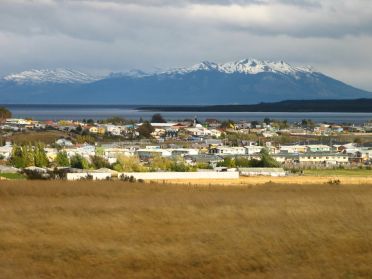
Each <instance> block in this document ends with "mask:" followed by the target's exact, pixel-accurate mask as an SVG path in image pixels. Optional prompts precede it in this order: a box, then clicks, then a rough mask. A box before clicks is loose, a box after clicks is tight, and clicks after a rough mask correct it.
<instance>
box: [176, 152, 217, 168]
mask: <svg viewBox="0 0 372 279" xmlns="http://www.w3.org/2000/svg"><path fill="white" fill-rule="evenodd" d="M183 158H184V159H185V161H186V163H187V164H189V165H192V166H195V165H197V164H208V165H210V166H211V167H216V166H217V164H218V163H221V162H223V161H224V159H223V158H222V157H221V156H217V155H212V154H198V155H185V156H184V157H183Z"/></svg>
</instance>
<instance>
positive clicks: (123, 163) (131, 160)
mask: <svg viewBox="0 0 372 279" xmlns="http://www.w3.org/2000/svg"><path fill="white" fill-rule="evenodd" d="M114 170H116V171H119V172H123V171H124V172H143V171H146V170H147V168H145V167H144V166H143V165H142V164H141V162H140V160H139V158H138V157H134V156H133V157H129V156H123V155H120V156H118V158H117V163H116V164H115V165H114Z"/></svg>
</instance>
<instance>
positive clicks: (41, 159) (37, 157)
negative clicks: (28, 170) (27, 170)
mask: <svg viewBox="0 0 372 279" xmlns="http://www.w3.org/2000/svg"><path fill="white" fill-rule="evenodd" d="M33 151H34V152H33V153H34V166H36V167H47V166H48V164H49V160H48V157H47V155H46V153H45V149H44V145H43V144H42V143H38V144H36V146H35V147H34V150H33Z"/></svg>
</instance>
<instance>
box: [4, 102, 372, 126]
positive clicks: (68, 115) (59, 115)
mask: <svg viewBox="0 0 372 279" xmlns="http://www.w3.org/2000/svg"><path fill="white" fill-rule="evenodd" d="M5 107H7V108H8V109H10V110H11V112H12V113H13V117H17V118H28V117H29V118H32V119H35V120H60V119H66V120H82V119H89V118H91V119H94V120H99V119H105V118H109V117H112V116H120V117H123V118H126V119H133V120H138V119H140V118H143V119H145V120H146V119H150V118H151V116H152V115H153V114H154V113H155V112H153V111H139V110H136V106H124V105H120V106H119V105H118V106H115V105H112V106H108V105H104V106H103V105H102V106H100V105H5ZM156 113H157V112H156ZM159 113H161V114H162V115H163V117H164V118H165V119H167V120H169V121H176V120H183V119H186V118H187V119H193V118H194V117H197V118H198V119H200V120H205V119H207V118H214V119H219V120H227V119H231V120H234V121H239V120H248V121H253V120H258V121H262V120H263V119H264V118H266V117H268V118H271V119H280V120H287V121H289V122H297V121H301V120H302V119H312V120H313V121H315V122H332V123H364V122H367V121H369V120H372V113H343V112H339V113H337V112H330V113H327V112H303V113H299V112H161V111H159Z"/></svg>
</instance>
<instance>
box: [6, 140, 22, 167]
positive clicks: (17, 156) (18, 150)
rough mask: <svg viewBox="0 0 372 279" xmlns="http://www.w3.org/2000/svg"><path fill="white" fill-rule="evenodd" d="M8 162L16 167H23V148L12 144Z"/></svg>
mask: <svg viewBox="0 0 372 279" xmlns="http://www.w3.org/2000/svg"><path fill="white" fill-rule="evenodd" d="M9 163H10V164H11V165H12V166H14V167H16V168H24V167H25V161H24V158H23V150H22V147H21V146H19V145H16V144H15V145H13V149H12V154H11V156H10V160H9Z"/></svg>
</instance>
